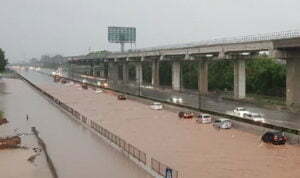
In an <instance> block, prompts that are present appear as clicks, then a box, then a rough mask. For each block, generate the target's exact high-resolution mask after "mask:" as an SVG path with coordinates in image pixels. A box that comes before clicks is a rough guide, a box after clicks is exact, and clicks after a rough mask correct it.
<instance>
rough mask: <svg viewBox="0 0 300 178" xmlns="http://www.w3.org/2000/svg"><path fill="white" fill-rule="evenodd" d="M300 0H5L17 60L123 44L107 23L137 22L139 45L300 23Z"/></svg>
mask: <svg viewBox="0 0 300 178" xmlns="http://www.w3.org/2000/svg"><path fill="white" fill-rule="evenodd" d="M299 9H300V1H299V0H1V1H0V48H3V49H4V50H5V51H6V55H7V57H8V58H9V59H10V60H11V61H12V60H23V59H25V58H26V59H29V58H31V57H40V56H41V55H42V54H50V55H54V54H62V55H65V56H70V55H78V54H86V53H88V49H89V48H91V49H92V50H104V49H105V50H117V49H118V47H119V46H118V45H116V44H109V43H108V41H107V27H108V26H111V25H115V26H134V27H136V28H137V48H143V47H151V46H156V45H165V44H177V43H187V42H192V41H201V40H206V39H211V38H218V37H230V36H240V35H247V34H257V33H265V32H277V31H285V30H290V29H300V11H299Z"/></svg>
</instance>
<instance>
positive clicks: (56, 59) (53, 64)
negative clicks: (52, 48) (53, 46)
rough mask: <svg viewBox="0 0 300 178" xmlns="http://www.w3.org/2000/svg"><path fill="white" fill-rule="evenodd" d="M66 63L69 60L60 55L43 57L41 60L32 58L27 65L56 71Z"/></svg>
mask: <svg viewBox="0 0 300 178" xmlns="http://www.w3.org/2000/svg"><path fill="white" fill-rule="evenodd" d="M66 62H67V60H66V59H65V58H64V57H63V56H62V55H59V54H57V55H54V56H50V55H42V56H41V57H40V58H39V59H37V58H31V59H30V60H29V62H28V63H27V65H30V66H35V67H44V68H52V69H56V68H58V67H60V66H61V65H62V64H64V63H66Z"/></svg>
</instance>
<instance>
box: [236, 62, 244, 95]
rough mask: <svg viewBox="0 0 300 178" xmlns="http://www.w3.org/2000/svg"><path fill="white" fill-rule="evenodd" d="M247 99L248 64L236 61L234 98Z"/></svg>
mask: <svg viewBox="0 0 300 178" xmlns="http://www.w3.org/2000/svg"><path fill="white" fill-rule="evenodd" d="M245 97H246V62H245V60H236V61H235V62H234V98H236V99H243V98H245Z"/></svg>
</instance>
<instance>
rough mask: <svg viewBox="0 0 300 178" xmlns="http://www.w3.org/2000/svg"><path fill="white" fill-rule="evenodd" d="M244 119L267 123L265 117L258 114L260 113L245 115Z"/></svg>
mask: <svg viewBox="0 0 300 178" xmlns="http://www.w3.org/2000/svg"><path fill="white" fill-rule="evenodd" d="M244 118H246V119H250V120H253V121H255V122H263V123H264V122H265V119H264V117H263V115H262V114H258V113H248V114H244Z"/></svg>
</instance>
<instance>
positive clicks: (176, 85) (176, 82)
mask: <svg viewBox="0 0 300 178" xmlns="http://www.w3.org/2000/svg"><path fill="white" fill-rule="evenodd" d="M180 73H181V72H180V62H179V61H174V62H173V63H172V88H173V90H177V91H179V90H180V88H181V87H180V86H181V85H180Z"/></svg>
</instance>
